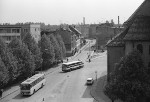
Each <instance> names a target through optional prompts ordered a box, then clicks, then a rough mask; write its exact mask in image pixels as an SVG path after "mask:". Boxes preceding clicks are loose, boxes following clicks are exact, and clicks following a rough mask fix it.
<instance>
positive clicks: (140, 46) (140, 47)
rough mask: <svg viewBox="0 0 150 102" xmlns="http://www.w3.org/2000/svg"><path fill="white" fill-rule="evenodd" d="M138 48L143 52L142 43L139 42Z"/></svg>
mask: <svg viewBox="0 0 150 102" xmlns="http://www.w3.org/2000/svg"><path fill="white" fill-rule="evenodd" d="M137 50H138V51H139V52H140V53H143V46H142V44H138V45H137Z"/></svg>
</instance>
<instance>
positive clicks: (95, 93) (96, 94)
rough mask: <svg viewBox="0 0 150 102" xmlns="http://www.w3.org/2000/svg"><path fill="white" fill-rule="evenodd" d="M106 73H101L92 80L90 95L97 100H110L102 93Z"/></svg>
mask: <svg viewBox="0 0 150 102" xmlns="http://www.w3.org/2000/svg"><path fill="white" fill-rule="evenodd" d="M106 79H107V75H103V76H101V77H100V78H98V79H97V81H95V82H94V84H93V86H92V89H91V96H92V97H93V98H94V99H95V100H96V101H97V102H111V100H110V99H109V98H108V97H107V96H106V95H105V94H104V92H103V90H104V87H105V85H106V82H107V80H106Z"/></svg>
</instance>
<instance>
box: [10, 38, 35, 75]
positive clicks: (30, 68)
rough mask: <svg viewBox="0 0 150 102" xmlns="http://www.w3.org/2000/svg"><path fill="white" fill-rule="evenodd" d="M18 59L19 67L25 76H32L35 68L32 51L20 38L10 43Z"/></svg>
mask: <svg viewBox="0 0 150 102" xmlns="http://www.w3.org/2000/svg"><path fill="white" fill-rule="evenodd" d="M8 46H9V47H10V48H11V50H12V52H13V55H14V56H15V57H16V58H17V60H18V68H19V69H20V73H21V76H22V77H23V78H27V77H30V76H31V75H32V73H33V72H34V70H35V63H34V58H33V56H32V53H31V52H30V51H29V49H28V47H27V45H25V44H24V43H23V42H22V41H21V40H20V39H17V38H14V39H13V40H12V41H11V42H10V43H9V45H8Z"/></svg>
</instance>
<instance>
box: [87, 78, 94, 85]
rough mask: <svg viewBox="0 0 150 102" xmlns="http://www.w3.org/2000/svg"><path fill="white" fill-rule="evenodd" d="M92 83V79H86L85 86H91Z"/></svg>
mask: <svg viewBox="0 0 150 102" xmlns="http://www.w3.org/2000/svg"><path fill="white" fill-rule="evenodd" d="M93 83H94V80H93V78H87V81H86V84H87V85H92V84H93Z"/></svg>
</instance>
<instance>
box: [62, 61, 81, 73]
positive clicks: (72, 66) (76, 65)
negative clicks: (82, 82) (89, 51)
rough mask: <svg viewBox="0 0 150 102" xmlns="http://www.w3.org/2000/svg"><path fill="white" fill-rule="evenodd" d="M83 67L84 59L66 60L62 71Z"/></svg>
mask: <svg viewBox="0 0 150 102" xmlns="http://www.w3.org/2000/svg"><path fill="white" fill-rule="evenodd" d="M82 67H84V63H83V62H82V61H72V62H66V63H63V64H62V71H71V70H73V69H77V68H82Z"/></svg>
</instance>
